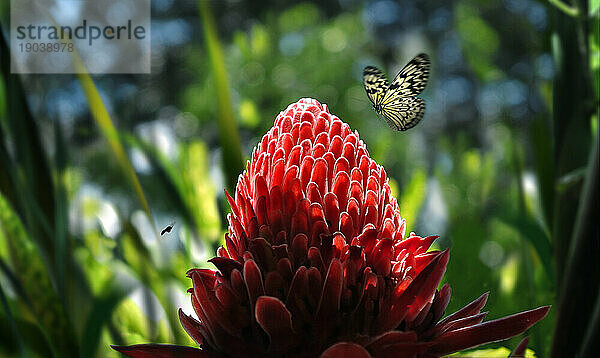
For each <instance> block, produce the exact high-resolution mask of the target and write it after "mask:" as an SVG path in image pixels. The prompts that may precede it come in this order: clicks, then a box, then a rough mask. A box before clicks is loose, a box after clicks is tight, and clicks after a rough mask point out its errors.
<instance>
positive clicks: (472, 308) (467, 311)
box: [438, 292, 490, 326]
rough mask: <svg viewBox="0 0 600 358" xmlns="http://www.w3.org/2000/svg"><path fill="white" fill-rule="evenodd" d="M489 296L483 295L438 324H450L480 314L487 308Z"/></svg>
mask: <svg viewBox="0 0 600 358" xmlns="http://www.w3.org/2000/svg"><path fill="white" fill-rule="evenodd" d="M489 295H490V293H489V292H486V293H484V294H483V295H481V296H479V297H478V298H477V299H476V300H474V301H473V302H471V303H469V304H468V305H466V306H465V307H463V308H461V309H459V310H458V311H456V312H454V313H453V314H451V315H449V316H447V317H446V318H444V319H443V320H441V321H440V322H439V323H438V326H440V325H443V324H445V323H448V322H450V321H454V320H457V319H461V318H465V317H468V316H472V315H474V314H477V313H479V312H480V311H481V309H482V308H483V306H485V303H486V302H487V299H488V296H489Z"/></svg>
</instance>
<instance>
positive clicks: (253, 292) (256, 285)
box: [244, 260, 265, 305]
mask: <svg viewBox="0 0 600 358" xmlns="http://www.w3.org/2000/svg"><path fill="white" fill-rule="evenodd" d="M244 281H245V282H246V289H247V290H248V297H250V302H251V304H252V305H254V303H255V302H256V300H257V299H258V297H259V296H262V295H264V294H265V288H264V286H263V280H262V275H261V273H260V269H259V268H258V266H257V265H256V263H255V262H254V260H248V261H246V262H245V263H244Z"/></svg>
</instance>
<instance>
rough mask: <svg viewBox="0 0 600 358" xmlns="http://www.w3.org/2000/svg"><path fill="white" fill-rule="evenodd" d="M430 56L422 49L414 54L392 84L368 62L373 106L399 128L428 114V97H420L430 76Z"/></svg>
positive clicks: (367, 85) (366, 74)
mask: <svg viewBox="0 0 600 358" xmlns="http://www.w3.org/2000/svg"><path fill="white" fill-rule="evenodd" d="M429 67H430V61H429V56H427V55H426V54H424V53H422V54H419V55H417V56H416V57H415V58H413V59H412V60H411V61H410V62H409V63H408V64H407V65H406V66H404V68H403V69H402V70H401V71H400V72H399V73H398V74H397V75H396V77H395V78H394V80H393V81H392V83H391V84H388V82H387V79H386V78H385V75H384V74H383V73H382V72H381V71H380V70H379V69H377V68H375V67H372V66H368V67H366V68H365V70H364V72H363V82H364V85H365V90H366V91H367V96H369V99H370V100H371V102H373V108H374V109H375V111H376V112H377V113H379V114H381V115H382V116H383V117H384V118H385V120H386V121H387V123H388V125H389V126H390V127H391V128H392V129H395V130H398V131H405V130H407V129H410V128H412V127H414V126H415V125H416V124H417V123H419V121H420V120H421V119H422V118H423V115H424V114H425V101H423V100H422V99H420V98H418V97H416V96H417V95H419V94H420V93H421V92H423V89H424V88H425V86H426V85H427V81H428V79H429Z"/></svg>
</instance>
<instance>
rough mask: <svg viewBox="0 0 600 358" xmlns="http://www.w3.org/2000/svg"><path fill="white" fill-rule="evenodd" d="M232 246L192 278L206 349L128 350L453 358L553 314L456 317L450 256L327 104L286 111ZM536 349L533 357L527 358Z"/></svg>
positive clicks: (140, 352) (190, 323)
mask: <svg viewBox="0 0 600 358" xmlns="http://www.w3.org/2000/svg"><path fill="white" fill-rule="evenodd" d="M227 199H228V200H229V204H230V205H231V209H232V213H231V214H230V215H229V216H228V219H229V232H228V233H227V234H226V235H225V239H226V245H225V247H221V248H219V250H218V251H217V257H215V258H213V259H211V260H210V262H212V263H213V264H214V265H215V267H216V268H217V270H208V269H192V270H190V271H189V272H188V276H189V277H190V278H191V279H192V283H193V286H194V287H193V288H192V289H190V290H189V292H190V293H191V298H192V304H193V307H194V311H195V313H196V315H197V316H198V319H196V318H194V317H192V316H188V315H186V314H185V313H183V312H182V311H181V310H180V311H179V316H180V319H181V324H182V325H183V327H184V329H185V330H186V332H187V333H188V334H189V335H190V336H191V337H192V338H193V339H194V340H195V341H196V342H197V343H198V345H199V346H200V347H201V349H195V348H189V347H180V346H169V345H152V344H147V345H136V346H129V347H116V346H115V347H114V348H115V349H116V350H118V351H120V352H122V353H125V354H126V355H128V356H130V357H150V356H152V357H171V356H180V357H181V356H184V357H319V356H320V357H323V358H331V357H357V358H358V357H365V358H366V357H439V356H442V355H446V354H449V353H452V352H456V351H459V350H462V349H466V348H470V347H475V346H478V345H480V344H483V343H487V342H493V341H498V340H503V339H506V338H509V337H512V336H515V335H517V334H519V333H522V332H523V331H525V330H526V329H528V328H529V327H531V326H532V325H533V324H535V323H536V322H537V321H539V320H540V319H542V318H543V317H544V316H545V315H546V313H547V312H548V310H549V307H548V306H546V307H540V308H537V309H534V310H531V311H526V312H522V313H518V314H515V315H512V316H509V317H505V318H501V319H498V320H494V321H489V322H483V320H484V318H485V316H486V312H483V313H482V312H481V309H482V308H483V306H484V305H485V303H486V300H487V297H488V294H487V293H485V294H483V295H482V296H481V297H479V298H477V299H476V300H475V301H473V302H472V303H470V304H469V305H467V306H465V307H464V308H462V309H461V310H459V311H457V312H455V313H453V314H450V315H448V316H446V317H445V318H443V319H441V318H442V316H443V315H444V311H445V309H446V306H447V305H448V302H449V300H450V287H449V286H448V284H445V285H444V286H443V287H442V288H441V289H440V290H437V287H438V285H439V283H440V281H441V279H442V276H443V274H444V272H445V270H446V264H447V263H448V250H444V251H429V252H428V251H427V250H428V249H429V246H430V245H431V244H432V242H433V241H434V240H435V239H436V238H437V237H436V236H428V237H419V236H416V235H414V234H410V235H409V237H407V238H405V230H406V221H405V220H404V219H403V218H402V217H401V216H400V210H399V208H398V203H397V201H396V199H395V198H394V197H393V196H392V195H391V193H390V187H389V185H388V178H387V175H386V172H385V170H384V169H383V167H382V166H380V165H378V164H377V163H376V162H375V161H374V160H373V159H371V157H370V156H369V153H368V152H367V148H366V146H365V144H364V143H363V142H362V141H361V140H360V139H359V137H358V133H357V132H352V131H351V130H350V126H349V125H348V124H346V123H344V122H343V121H342V120H340V119H339V118H338V117H336V116H334V115H332V114H330V113H329V111H328V109H327V106H326V105H324V104H321V103H319V102H317V101H316V100H313V99H301V100H300V101H298V102H297V103H294V104H292V105H290V106H289V107H288V108H287V109H286V110H285V111H283V112H281V113H280V114H279V115H278V116H277V119H276V120H275V125H274V126H273V127H272V128H271V129H270V130H269V132H268V133H267V134H266V135H265V136H264V137H263V138H262V140H261V142H260V143H259V145H258V146H257V147H256V148H255V149H254V151H253V153H252V160H251V161H250V162H249V163H248V169H247V171H245V172H244V173H243V174H242V175H240V177H239V180H238V184H237V187H236V191H235V199H234V198H232V197H231V196H230V195H229V194H227ZM523 349H524V348H523Z"/></svg>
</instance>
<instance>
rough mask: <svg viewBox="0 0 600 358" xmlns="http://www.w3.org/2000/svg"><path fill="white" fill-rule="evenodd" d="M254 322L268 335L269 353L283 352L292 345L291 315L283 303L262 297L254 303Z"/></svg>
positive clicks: (293, 338)
mask: <svg viewBox="0 0 600 358" xmlns="http://www.w3.org/2000/svg"><path fill="white" fill-rule="evenodd" d="M255 315H256V321H257V322H258V324H259V325H260V326H261V327H262V329H263V330H264V331H265V332H266V333H267V334H268V335H269V338H270V346H269V350H270V351H271V352H277V351H281V350H285V349H287V348H289V347H291V346H292V345H293V344H294V341H295V337H297V336H296V335H295V334H294V331H293V329H292V315H291V313H290V311H288V310H287V308H286V307H285V305H284V304H283V302H281V301H280V300H279V299H277V298H275V297H269V296H262V297H259V298H258V300H257V301H256V309H255Z"/></svg>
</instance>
